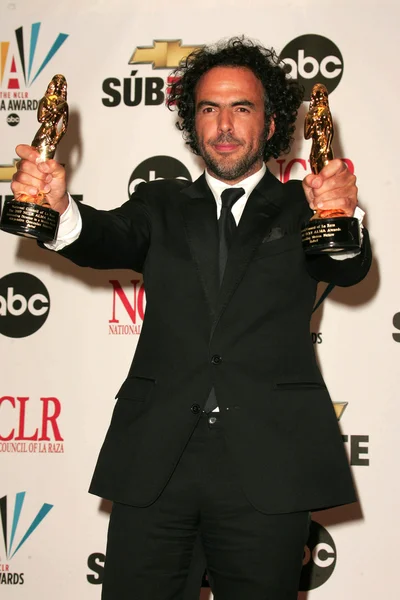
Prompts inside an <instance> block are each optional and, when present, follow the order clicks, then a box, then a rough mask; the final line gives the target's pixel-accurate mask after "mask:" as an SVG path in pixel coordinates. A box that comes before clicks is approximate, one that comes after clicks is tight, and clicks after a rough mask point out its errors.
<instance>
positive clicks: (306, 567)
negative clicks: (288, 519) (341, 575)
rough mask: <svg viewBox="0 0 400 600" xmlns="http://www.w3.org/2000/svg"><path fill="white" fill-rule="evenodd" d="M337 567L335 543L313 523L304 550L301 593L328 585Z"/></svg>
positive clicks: (322, 528)
mask: <svg viewBox="0 0 400 600" xmlns="http://www.w3.org/2000/svg"><path fill="white" fill-rule="evenodd" d="M335 566H336V546H335V542H334V541H333V539H332V537H331V535H330V534H329V533H328V531H327V530H326V529H325V528H324V527H322V525H320V524H319V523H316V522H315V521H311V525H310V533H309V537H308V541H307V544H306V546H305V548H304V559H303V569H302V572H301V577H300V586H299V591H300V592H306V591H308V590H315V588H318V587H320V586H321V585H323V584H324V583H326V582H327V581H328V579H329V577H330V576H331V575H332V573H333V571H334V570H335Z"/></svg>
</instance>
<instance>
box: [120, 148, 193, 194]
mask: <svg viewBox="0 0 400 600" xmlns="http://www.w3.org/2000/svg"><path fill="white" fill-rule="evenodd" d="M156 179H186V180H187V181H192V177H191V175H190V173H189V171H188V170H187V168H186V167H185V165H184V164H182V163H181V162H180V161H179V160H177V159H176V158H172V156H153V157H152V158H148V159H146V160H144V161H143V162H142V163H140V165H138V166H137V167H136V169H135V170H134V171H133V173H132V175H131V176H130V179H129V183H128V193H129V196H130V195H131V194H133V192H134V191H135V189H136V186H137V185H139V183H142V182H143V181H146V182H149V181H155V180H156Z"/></svg>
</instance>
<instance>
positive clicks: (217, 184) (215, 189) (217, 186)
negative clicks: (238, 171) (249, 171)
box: [206, 163, 267, 203]
mask: <svg viewBox="0 0 400 600" xmlns="http://www.w3.org/2000/svg"><path fill="white" fill-rule="evenodd" d="M266 171H267V167H266V166H265V164H264V163H263V166H262V167H261V169H260V170H259V171H257V173H253V175H250V177H246V179H243V180H242V181H239V183H235V185H229V183H225V182H224V181H220V180H219V179H216V178H215V177H213V176H212V175H210V174H209V172H208V171H206V181H207V184H208V187H209V188H210V190H211V191H212V193H213V195H214V198H215V200H216V202H217V203H219V202H221V194H222V192H223V191H224V190H226V189H227V188H230V187H236V188H243V189H244V193H245V197H246V199H247V198H248V197H249V196H250V194H251V192H252V191H253V190H254V188H255V187H256V185H257V184H258V183H259V182H260V181H261V179H262V178H263V177H264V175H265V173H266Z"/></svg>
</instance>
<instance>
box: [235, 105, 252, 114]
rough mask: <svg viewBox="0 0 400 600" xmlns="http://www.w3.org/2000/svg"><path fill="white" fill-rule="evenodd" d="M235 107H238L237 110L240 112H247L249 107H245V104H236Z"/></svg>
mask: <svg viewBox="0 0 400 600" xmlns="http://www.w3.org/2000/svg"><path fill="white" fill-rule="evenodd" d="M237 109H238V111H239V112H242V113H247V112H249V109H248V108H246V107H245V106H238V107H237Z"/></svg>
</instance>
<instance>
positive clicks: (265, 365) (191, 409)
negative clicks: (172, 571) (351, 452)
mask: <svg viewBox="0 0 400 600" xmlns="http://www.w3.org/2000/svg"><path fill="white" fill-rule="evenodd" d="M80 211H81V215H82V220H83V228H82V233H81V235H80V237H79V239H78V240H77V241H76V242H74V243H73V244H71V245H70V246H69V247H67V248H65V249H64V250H63V251H62V252H61V253H62V254H63V255H65V256H66V257H68V258H70V259H72V260H73V261H74V262H75V263H77V264H80V265H83V266H90V267H94V268H105V269H109V268H129V269H133V270H135V271H138V272H142V273H143V276H144V281H145V287H146V298H147V306H146V315H145V319H144V324H143V328H142V333H141V336H140V339H139V343H138V346H137V350H136V353H135V356H134V358H133V361H132V365H131V368H130V371H129V374H128V377H127V379H126V380H125V381H124V383H123V385H122V387H121V389H120V390H119V392H118V394H117V398H118V401H117V403H116V406H115V408H114V413H113V416H112V421H111V425H110V428H109V431H108V433H107V436H106V439H105V441H104V444H103V447H102V449H101V452H100V456H99V459H98V463H97V467H96V470H95V473H94V476H93V480H92V484H91V487H90V491H91V492H92V493H94V494H98V495H99V496H103V497H105V498H109V499H111V500H114V501H119V502H122V503H126V504H130V505H134V506H146V505H149V504H151V503H152V502H154V500H155V499H156V498H157V497H158V496H159V495H160V493H161V492H162V490H163V488H164V486H165V485H166V483H167V481H168V479H169V477H170V476H171V474H172V472H173V471H174V468H175V466H176V464H177V462H178V460H179V457H180V456H181V454H182V453H183V452H184V450H185V446H186V444H187V442H188V440H189V438H190V435H191V433H192V431H193V429H194V428H195V426H196V423H197V421H198V419H199V418H200V411H201V410H202V408H203V407H204V404H205V402H206V399H207V397H208V394H209V391H210V389H211V387H212V386H214V388H215V391H216V396H217V400H218V403H219V406H220V410H221V418H222V419H223V426H224V430H225V432H226V442H227V446H228V449H229V451H230V453H231V454H232V457H233V459H234V461H235V463H236V466H237V470H238V477H239V480H240V482H241V484H242V487H243V489H244V491H245V493H246V495H247V497H248V499H249V500H250V502H251V503H252V504H253V505H254V506H255V507H256V508H258V509H259V510H261V511H263V512H267V513H283V512H291V511H300V510H310V509H319V508H323V507H328V506H334V505H338V504H343V503H347V502H352V501H354V500H355V494H354V489H353V484H352V480H351V475H350V470H349V466H348V460H347V457H346V455H345V451H344V447H343V442H342V439H341V436H340V432H339V428H338V424H337V419H336V416H335V413H334V409H333V407H332V402H331V399H330V397H329V394H328V391H327V389H326V386H325V384H324V381H323V379H322V376H321V373H320V371H319V369H318V367H317V363H316V360H315V356H314V349H313V344H312V341H311V338H310V329H309V323H310V316H311V312H312V307H313V305H314V300H315V294H316V286H317V283H318V281H319V280H323V281H327V282H333V283H335V284H336V285H342V286H347V285H352V284H355V283H357V282H358V281H360V280H361V279H362V278H363V277H364V276H365V275H366V273H367V271H368V269H369V266H370V262H371V252H370V245H369V241H368V233H367V231H366V230H364V242H363V247H362V252H361V254H360V255H359V256H357V257H356V258H353V259H349V260H346V261H334V260H333V259H331V258H330V257H329V256H320V257H314V258H306V257H305V255H304V252H303V250H302V246H301V241H300V229H301V225H302V224H303V223H304V222H305V221H307V220H308V219H309V217H310V216H311V211H310V209H309V207H308V204H307V202H306V200H305V197H304V193H303V190H302V186H301V183H300V182H299V181H290V182H288V183H287V184H285V185H283V184H281V183H280V182H279V181H277V180H276V179H275V177H273V176H272V175H271V174H270V173H269V172H267V173H266V175H265V176H264V177H263V179H262V180H261V182H260V183H259V184H258V185H257V187H256V188H255V190H254V191H253V193H252V194H251V196H250V198H249V200H248V202H247V204H246V207H245V210H244V212H243V215H242V218H241V220H240V223H239V226H238V230H237V235H236V237H235V239H234V242H233V245H232V247H231V250H230V254H229V258H228V262H227V266H226V270H225V276H224V280H223V283H222V286H221V288H220V289H219V286H218V232H217V219H216V204H215V200H214V198H213V196H212V193H211V191H210V190H209V188H208V186H207V184H206V181H205V177H204V175H203V176H202V177H200V178H199V179H198V180H197V181H196V182H195V183H193V184H191V183H189V182H183V181H180V180H171V181H169V180H164V181H156V182H152V183H150V184H141V185H140V186H139V187H138V188H137V191H136V192H135V194H134V195H133V196H132V197H131V199H130V200H129V201H128V202H127V203H125V204H124V205H122V206H121V207H120V208H117V209H115V210H111V211H98V210H95V209H93V208H91V207H89V206H84V205H81V206H80ZM338 351H340V349H338Z"/></svg>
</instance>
